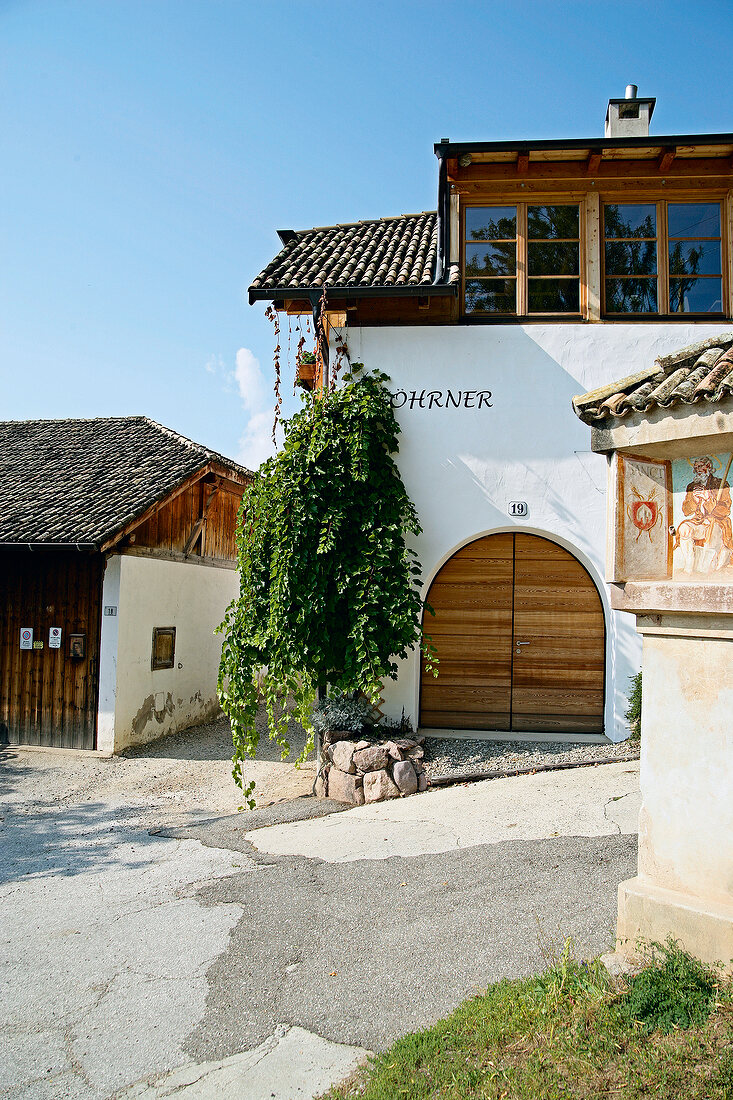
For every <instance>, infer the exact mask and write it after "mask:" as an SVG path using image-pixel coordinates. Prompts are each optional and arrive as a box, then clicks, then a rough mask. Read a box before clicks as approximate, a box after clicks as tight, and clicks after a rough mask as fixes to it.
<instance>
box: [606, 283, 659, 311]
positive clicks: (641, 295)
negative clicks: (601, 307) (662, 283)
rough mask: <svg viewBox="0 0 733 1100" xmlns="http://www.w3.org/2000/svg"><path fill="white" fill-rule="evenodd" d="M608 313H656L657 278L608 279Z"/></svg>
mask: <svg viewBox="0 0 733 1100" xmlns="http://www.w3.org/2000/svg"><path fill="white" fill-rule="evenodd" d="M606 312H607V313H656V312H657V280H656V279H606Z"/></svg>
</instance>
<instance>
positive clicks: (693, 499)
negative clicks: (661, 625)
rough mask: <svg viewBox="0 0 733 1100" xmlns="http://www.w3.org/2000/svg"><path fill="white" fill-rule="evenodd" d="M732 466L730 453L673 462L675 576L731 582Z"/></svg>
mask: <svg viewBox="0 0 733 1100" xmlns="http://www.w3.org/2000/svg"><path fill="white" fill-rule="evenodd" d="M732 463H733V454H730V455H729V454H723V455H717V454H706V455H696V456H695V457H693V458H683V459H675V461H674V462H673V463H672V482H673V494H674V516H675V531H674V547H673V551H674V572H675V574H676V575H683V576H684V575H687V576H692V575H695V576H708V577H711V578H712V577H715V576H717V577H718V578H721V579H722V577H723V576H725V577H726V578H727V579H730V575H731V573H732V572H733V565H732V562H733V537H732V536H731V518H730V506H731V496H730V487H729V483H728V478H729V476H730V472H731V464H732Z"/></svg>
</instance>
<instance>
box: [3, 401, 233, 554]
mask: <svg viewBox="0 0 733 1100" xmlns="http://www.w3.org/2000/svg"><path fill="white" fill-rule="evenodd" d="M210 462H215V463H217V464H221V465H222V466H224V467H226V468H227V469H228V470H230V471H232V473H233V474H234V475H235V477H236V479H237V480H239V479H240V478H241V477H251V476H252V475H251V472H250V471H249V470H247V469H245V468H244V467H243V466H239V465H237V463H236V462H232V461H231V459H229V458H224V457H223V455H220V454H217V452H216V451H211V450H209V449H208V448H207V447H202V446H201V445H200V444H198V443H194V442H192V441H191V440H190V439H186V437H185V436H183V435H179V434H178V433H177V432H174V431H171V430H170V429H169V428H164V427H163V426H162V425H161V424H156V422H155V421H154V420H149V419H148V417H146V416H118V417H100V418H97V419H90V420H5V421H0V546H2V545H5V546H6V547H7V546H13V545H17V544H23V545H26V544H48V545H49V546H51V545H59V544H64V545H65V544H75V545H82V546H85V547H88V548H91V547H99V546H101V544H102V543H104V542H106V541H107V540H108V539H109V538H111V537H112V536H113V535H115V534H117V533H118V532H119V531H121V530H122V529H123V528H124V527H125V526H126V525H127V524H128V523H129V522H130V521H131V520H133V519H135V518H136V517H137V516H139V515H141V514H142V513H143V512H145V511H146V510H147V509H148V508H149V507H150V506H151V505H152V504H155V503H157V501H159V500H162V499H163V498H164V497H166V496H167V495H168V493H170V492H171V491H172V490H173V489H175V488H176V487H177V486H178V485H180V484H181V482H183V481H185V480H186V478H188V477H190V476H191V475H192V474H195V473H197V472H198V471H199V470H201V469H202V468H203V467H205V466H207V465H208V464H209V463H210Z"/></svg>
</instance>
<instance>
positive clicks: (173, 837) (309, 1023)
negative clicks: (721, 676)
mask: <svg viewBox="0 0 733 1100" xmlns="http://www.w3.org/2000/svg"><path fill="white" fill-rule="evenodd" d="M12 756H13V759H10V760H8V759H5V760H4V761H3V759H2V758H0V768H1V769H2V771H1V772H0V778H2V780H3V781H4V784H3V785H4V787H5V790H4V801H5V804H6V807H7V808H6V810H5V811H4V813H5V820H4V822H3V823H2V831H1V833H0V837H1V840H0V913H2V917H1V918H0V922H1V930H2V935H1V936H0V956H1V957H2V988H1V989H0V998H1V999H2V1004H3V1008H4V1012H3V1015H2V1020H0V1043H1V1046H2V1054H3V1057H2V1059H0V1097H2V1098H3V1100H21V1098H22V1100H27V1098H35V1097H38V1098H44V1100H45V1098H47V1097H50V1098H52V1100H55V1098H56V1097H59V1098H61V1097H64V1098H71V1100H77V1098H79V1100H87V1098H95V1100H101V1098H110V1097H123V1096H124V1097H126V1098H127V1097H130V1098H132V1097H136V1098H137V1097H145V1098H150V1100H152V1098H158V1097H160V1098H162V1097H165V1096H171V1095H174V1094H175V1095H179V1094H186V1096H187V1097H188V1098H189V1100H199V1098H201V1100H208V1098H210V1097H212V1098H213V1097H217V1098H218V1100H222V1098H226V1097H229V1096H231V1097H232V1098H235V1097H236V1098H237V1100H249V1098H251V1100H259V1098H260V1097H262V1096H275V1097H277V1098H278V1100H279V1098H282V1100H288V1098H289V1097H290V1098H292V1097H296V1096H297V1097H301V1098H302V1100H306V1098H307V1097H309V1096H313V1095H315V1094H316V1093H317V1092H320V1091H322V1090H323V1089H324V1088H325V1087H326V1086H327V1085H328V1083H329V1082H330V1081H333V1080H337V1079H340V1077H342V1076H344V1075H345V1074H346V1073H347V1072H349V1070H350V1068H351V1067H352V1066H353V1065H354V1063H355V1061H356V1060H357V1059H358V1057H359V1056H360V1055H363V1053H364V1051H365V1050H373V1049H377V1048H380V1047H383V1046H385V1045H386V1044H388V1043H389V1042H390V1041H391V1040H392V1039H394V1038H395V1037H397V1036H398V1035H400V1034H402V1033H404V1032H405V1031H408V1030H411V1029H414V1028H417V1027H421V1026H424V1025H427V1024H429V1023H431V1022H433V1021H434V1020H435V1019H437V1018H439V1017H440V1016H441V1015H444V1014H445V1013H446V1012H448V1011H450V1010H451V1009H452V1008H453V1007H454V1006H455V1005H456V1004H457V1003H459V1002H460V1001H461V1000H462V999H464V998H465V997H467V996H470V995H471V994H472V993H474V992H476V991H477V990H478V989H480V988H482V987H484V986H485V985H486V984H487V983H489V982H491V981H493V980H495V979H497V978H500V977H504V976H506V977H512V976H517V975H520V974H527V973H531V972H533V971H537V970H539V969H541V968H542V967H543V966H544V965H546V962H547V960H548V958H549V957H550V956H551V955H552V953H553V952H555V953H557V952H559V951H560V950H561V949H562V945H563V942H564V940H565V938H566V937H567V936H572V937H573V939H574V942H575V949H576V952H577V954H578V955H580V956H587V955H590V954H595V953H598V952H600V951H604V950H607V949H608V948H609V947H610V946H611V944H612V942H613V928H614V924H615V914H616V887H617V884H618V882H619V881H621V880H622V879H625V878H629V877H631V876H632V875H633V874H634V873H635V868H636V837H635V836H634V832H635V818H636V815H637V813H638V793H637V787H638V766H634V765H628V764H612V765H604V766H603V767H599V768H587V769H579V770H575V771H567V772H556V773H541V774H538V775H534V776H520V777H516V778H511V779H505V780H492V781H487V782H484V783H480V784H472V785H470V786H469V785H467V786H459V787H453V788H446V789H443V790H440V791H434V792H429V793H428V794H426V795H422V796H418V797H415V798H410V799H403V800H400V801H395V802H392V803H381V804H377V805H374V806H368V807H362V808H359V809H354V810H348V811H346V812H338V813H330V814H329V815H328V816H321V817H313V816H312V815H313V814H322V813H323V812H324V811H326V812H327V811H329V810H336V809H339V810H340V809H341V807H336V806H334V805H333V804H330V805H329V804H326V805H321V804H315V803H314V800H312V799H307V798H306V799H296V800H295V801H294V802H287V803H282V804H280V805H276V806H272V807H270V808H269V809H261V810H258V811H255V813H254V814H253V815H238V816H223V817H222V816H218V817H217V816H214V815H213V814H212V817H211V819H210V820H202V815H203V813H204V811H205V809H206V806H205V805H203V804H201V803H199V804H197V806H196V812H195V814H194V813H192V814H190V815H188V820H187V819H186V815H181V814H178V815H176V816H174V817H171V816H168V817H167V818H166V815H165V813H164V812H163V811H162V810H160V809H156V813H155V814H151V813H150V811H149V808H148V810H147V811H146V813H145V814H142V815H141V810H140V805H139V802H140V795H139V791H136V790H135V783H136V782H137V781H138V779H139V774H138V772H137V771H136V770H134V769H131V773H130V774H131V783H130V789H129V790H128V791H127V793H126V792H125V790H124V784H123V785H122V788H119V789H118V788H115V791H114V797H113V798H111V797H109V796H107V797H97V796H96V792H95V790H94V789H91V790H90V789H87V790H86V791H85V792H84V795H83V799H82V797H81V795H80V796H79V797H77V798H76V799H74V798H69V797H68V793H65V794H64V797H63V798H61V797H59V798H54V785H53V783H52V782H48V773H47V772H45V771H44V766H43V764H42V762H41V758H40V757H38V758H33V757H32V756H31V754H27V755H23V754H22V753H17V754H12ZM55 766H56V767H58V768H61V770H63V766H62V765H61V764H57V765H55ZM73 766H74V767H78V765H76V764H75V765H73ZM122 774H123V775H124V769H123V772H122ZM44 781H45V782H44ZM275 782H277V780H275ZM64 791H67V788H66V787H64ZM215 805H216V803H215V802H212V809H213V808H214V806H215ZM154 818H156V819H157V822H158V824H159V826H160V828H158V829H157V830H155V835H151V834H150V833H149V832H148V831H147V828H145V827H144V826H145V825H148V826H149V825H150V824H152V821H153V819H154ZM306 818H308V819H306ZM293 819H297V820H293ZM300 819H304V820H300Z"/></svg>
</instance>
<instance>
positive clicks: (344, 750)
mask: <svg viewBox="0 0 733 1100" xmlns="http://www.w3.org/2000/svg"><path fill="white" fill-rule="evenodd" d="M331 759H332V760H333V762H334V765H335V767H337V768H338V769H339V771H342V772H351V773H352V774H353V773H354V772H355V771H356V766H355V765H354V742H353V741H337V742H336V744H335V745H334V746H333V748H332V749H331Z"/></svg>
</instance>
